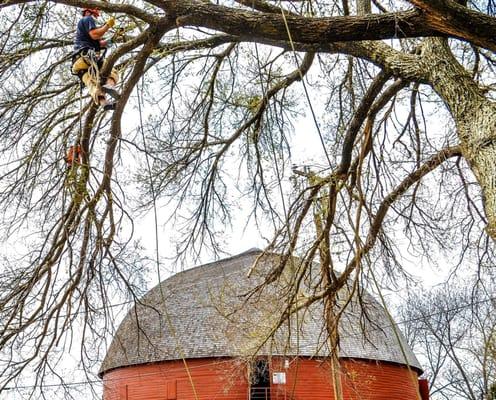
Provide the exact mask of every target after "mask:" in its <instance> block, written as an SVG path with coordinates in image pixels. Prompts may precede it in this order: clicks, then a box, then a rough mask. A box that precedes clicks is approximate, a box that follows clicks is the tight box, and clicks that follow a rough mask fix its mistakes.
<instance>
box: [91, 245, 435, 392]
mask: <svg viewBox="0 0 496 400" xmlns="http://www.w3.org/2000/svg"><path fill="white" fill-rule="evenodd" d="M260 255H261V251H260V250H250V251H248V252H246V253H242V254H240V255H238V256H234V257H231V258H228V259H224V260H221V261H218V262H214V263H210V264H206V265H202V266H199V267H196V268H192V269H189V270H185V271H183V272H180V273H178V274H176V275H174V276H172V277H171V278H169V279H166V280H165V281H163V282H162V283H161V284H160V285H158V286H156V287H155V288H153V289H152V290H150V291H149V292H148V293H147V294H146V295H145V296H144V297H143V298H142V299H141V301H140V302H139V304H137V305H136V306H135V307H134V308H133V309H131V310H130V311H129V313H128V315H127V316H126V317H125V319H124V320H123V322H122V323H121V325H120V327H119V328H118V330H117V333H116V335H115V337H114V339H113V341H112V343H111V345H110V348H109V350H108V352H107V355H106V357H105V359H104V361H103V364H102V366H101V369H100V376H101V377H102V379H103V383H104V400H145V399H146V400H190V399H191V400H214V399H223V400H319V399H326V400H328V399H334V398H335V397H334V393H333V385H332V369H331V365H330V362H329V357H328V355H329V351H330V350H329V346H328V340H327V339H326V335H325V330H324V329H323V322H322V304H319V303H316V304H314V305H313V306H311V307H310V308H309V309H307V310H306V311H305V312H300V313H299V314H298V315H294V316H293V317H292V318H291V319H290V320H289V322H287V323H284V324H282V325H281V326H280V327H279V328H277V329H275V328H274V327H275V326H278V325H276V324H278V321H279V319H278V318H279V316H280V313H281V310H282V307H283V306H284V304H285V303H284V296H287V290H285V289H287V287H288V286H287V285H285V283H284V280H285V279H286V283H287V282H289V281H290V279H291V276H294V275H295V271H297V268H298V266H297V265H296V262H295V263H293V268H295V270H294V271H289V272H287V271H286V275H285V276H283V277H282V279H279V281H278V284H277V287H275V286H274V287H269V288H266V289H265V290H263V291H261V292H256V293H255V294H252V295H251V296H250V295H249V293H250V289H253V288H254V287H255V286H256V285H257V284H259V283H260V282H261V279H262V278H261V276H262V275H263V273H262V272H263V270H264V268H269V267H270V266H271V265H273V263H275V262H277V260H279V258H278V256H276V255H265V256H263V257H259V256H260ZM258 258H260V259H259V260H258V262H257V263H255V261H256V260H257V259H258ZM310 275H311V274H310ZM311 279H312V278H311V277H310V278H308V277H307V279H306V281H307V283H306V284H305V285H307V286H308V287H309V288H310V287H313V286H312V285H311V284H309V283H308V280H310V281H311ZM299 290H300V291H301V294H303V292H304V291H305V289H304V288H300V289H299ZM348 298H351V301H349V305H348V307H347V308H346V311H345V312H344V313H343V315H342V316H341V319H340V325H339V336H340V341H339V350H338V354H339V362H340V368H339V371H340V372H339V376H340V380H341V385H342V391H343V398H344V399H346V400H355V399H356V400H379V399H381V400H418V399H424V398H426V395H425V394H420V390H419V381H418V375H419V374H420V373H421V367H420V365H419V363H418V361H417V359H416V358H415V356H414V354H413V353H412V351H411V350H410V349H409V347H408V345H407V344H406V341H405V340H404V338H403V336H402V335H401V333H399V331H398V330H397V327H396V326H392V325H391V323H390V320H389V318H388V316H387V314H386V312H385V311H384V309H383V308H382V307H380V306H379V304H378V302H377V301H376V300H374V299H373V298H372V297H371V296H370V295H367V294H362V295H361V296H360V301H358V300H357V296H356V295H353V296H351V295H349V291H347V290H342V291H341V292H340V300H339V301H343V302H345V301H348ZM358 303H360V305H361V307H359V306H358ZM361 308H364V309H365V313H363V312H361ZM274 330H275V334H274V335H272V337H271V338H270V339H267V338H268V337H269V336H270V335H269V334H270V332H273V331H274ZM398 338H399V341H398Z"/></svg>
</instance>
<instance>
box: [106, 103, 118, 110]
mask: <svg viewBox="0 0 496 400" xmlns="http://www.w3.org/2000/svg"><path fill="white" fill-rule="evenodd" d="M116 106H117V103H115V102H114V103H107V104H105V105H104V106H103V109H104V110H105V111H114V110H115V107H116Z"/></svg>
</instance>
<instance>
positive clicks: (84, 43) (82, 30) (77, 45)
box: [74, 15, 100, 51]
mask: <svg viewBox="0 0 496 400" xmlns="http://www.w3.org/2000/svg"><path fill="white" fill-rule="evenodd" d="M95 28H96V23H95V20H94V19H93V17H92V16H91V15H87V16H86V17H83V18H81V19H80V20H79V22H78V24H77V30H76V39H75V40H74V50H76V51H77V50H81V49H94V50H100V41H99V40H94V39H92V38H91V36H90V31H91V30H92V29H95Z"/></svg>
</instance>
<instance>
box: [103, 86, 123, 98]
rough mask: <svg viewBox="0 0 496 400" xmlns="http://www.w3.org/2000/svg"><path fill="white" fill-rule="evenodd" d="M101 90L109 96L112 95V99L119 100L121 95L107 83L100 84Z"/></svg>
mask: <svg viewBox="0 0 496 400" xmlns="http://www.w3.org/2000/svg"><path fill="white" fill-rule="evenodd" d="M102 91H103V92H104V93H106V94H108V95H110V96H112V97H113V98H114V99H116V100H119V99H120V98H121V95H120V94H119V92H117V90H115V89H114V88H112V87H111V86H108V85H103V86H102Z"/></svg>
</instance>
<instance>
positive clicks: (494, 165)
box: [422, 39, 496, 240]
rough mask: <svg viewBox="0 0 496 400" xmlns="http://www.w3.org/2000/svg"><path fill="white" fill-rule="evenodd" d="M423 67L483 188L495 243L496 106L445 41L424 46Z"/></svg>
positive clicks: (489, 223)
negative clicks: (448, 112) (444, 106)
mask: <svg viewBox="0 0 496 400" xmlns="http://www.w3.org/2000/svg"><path fill="white" fill-rule="evenodd" d="M422 65H423V69H424V70H425V71H426V72H427V74H428V81H429V82H430V84H431V86H432V87H433V89H434V90H435V91H436V92H437V93H438V94H439V96H440V97H441V98H442V99H443V100H444V102H445V103H446V106H447V107H448V108H449V110H450V112H451V115H452V116H453V119H454V121H455V124H456V128H457V132H458V137H459V139H460V143H461V149H462V154H463V156H464V157H465V159H466V160H467V162H468V163H469V164H470V166H471V169H472V171H473V173H474V175H475V177H476V179H477V181H478V183H479V184H480V186H481V188H482V194H483V202H484V209H485V213H486V217H487V227H486V230H487V233H488V234H489V236H491V237H492V238H493V240H496V104H495V103H494V102H493V101H491V100H488V99H487V98H486V97H485V94H484V92H483V90H482V89H481V88H480V87H479V86H478V85H477V83H476V82H475V81H474V80H473V79H472V77H471V76H470V74H469V73H468V72H467V71H466V70H465V68H463V66H462V65H460V63H459V62H458V61H457V60H456V59H455V57H454V56H453V54H452V53H451V50H450V48H449V46H448V44H447V41H446V40H442V39H429V40H427V41H426V42H425V46H424V48H423V51H422Z"/></svg>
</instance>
